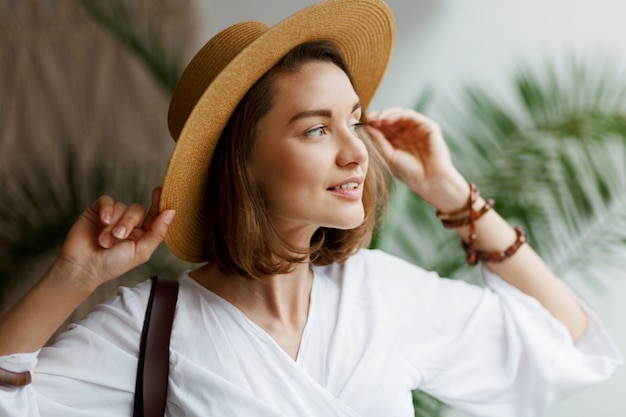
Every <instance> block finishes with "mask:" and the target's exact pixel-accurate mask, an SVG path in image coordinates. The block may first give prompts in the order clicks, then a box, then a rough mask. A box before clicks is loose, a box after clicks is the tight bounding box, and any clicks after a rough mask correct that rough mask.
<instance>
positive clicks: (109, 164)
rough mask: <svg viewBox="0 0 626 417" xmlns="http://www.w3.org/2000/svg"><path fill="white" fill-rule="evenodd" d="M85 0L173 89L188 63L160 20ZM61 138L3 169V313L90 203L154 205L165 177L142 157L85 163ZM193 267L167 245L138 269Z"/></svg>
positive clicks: (141, 273) (122, 3) (174, 271)
mask: <svg viewBox="0 0 626 417" xmlns="http://www.w3.org/2000/svg"><path fill="white" fill-rule="evenodd" d="M80 1H81V4H82V5H83V6H84V7H85V9H86V10H87V11H88V12H89V13H90V15H91V16H92V17H93V18H94V21H95V22H96V23H98V24H100V25H102V27H103V28H104V29H106V30H107V31H109V32H110V33H111V34H112V35H113V36H115V37H116V38H117V39H118V40H120V42H121V43H122V45H124V46H125V47H127V48H129V50H130V51H131V52H133V53H134V55H135V56H136V57H138V58H139V59H140V61H141V62H142V63H143V64H144V65H145V67H146V69H147V70H148V74H151V75H153V76H154V77H155V79H156V80H157V81H159V83H160V84H161V85H162V86H163V87H164V88H165V89H166V90H167V91H168V93H170V94H171V92H172V91H173V89H174V87H175V85H176V82H177V81H178V78H179V77H180V74H181V73H182V67H183V60H182V56H180V55H179V53H178V52H172V51H181V49H180V48H169V49H168V48H166V46H165V43H164V41H163V39H162V37H161V36H159V35H158V32H157V31H156V30H154V28H155V27H156V25H154V24H152V23H151V22H150V21H149V20H148V21H142V22H139V21H138V19H137V18H135V17H133V16H132V14H131V12H130V10H129V8H128V7H127V5H126V4H127V2H126V0H116V1H107V2H102V1H97V0H80ZM131 4H132V3H131ZM170 49H171V50H170ZM57 143H59V144H60V145H59V146H60V148H59V149H58V152H56V153H54V154H50V153H47V154H44V152H38V151H37V150H35V151H33V152H27V151H25V152H23V153H22V154H21V156H19V158H20V160H19V161H17V162H16V163H15V164H12V167H11V170H10V171H9V170H7V169H5V170H3V172H1V173H0V181H1V182H2V184H1V185H2V187H0V201H3V202H11V203H10V204H7V203H4V204H2V205H0V310H1V307H2V302H1V301H3V299H4V298H5V296H6V294H7V292H8V291H7V289H8V288H9V287H10V286H12V285H13V284H15V282H16V279H17V278H18V277H24V276H26V277H28V276H31V275H32V274H30V271H32V269H33V265H37V264H38V263H41V261H42V260H43V262H45V261H46V258H47V257H49V255H50V254H54V253H55V252H57V251H58V250H59V249H60V246H61V245H62V243H63V241H64V238H65V235H66V234H67V232H68V231H69V228H70V227H71V225H72V224H73V223H74V221H75V220H76V218H77V217H78V216H79V215H80V213H81V212H82V211H83V210H84V209H85V208H86V207H87V205H88V204H89V203H91V202H92V201H94V200H95V199H96V198H97V197H99V196H100V195H102V194H105V193H113V194H115V196H116V198H119V199H120V200H123V201H138V202H142V203H143V204H144V205H145V204H149V203H150V201H149V196H146V195H145V190H149V189H150V188H149V187H150V186H149V185H148V184H155V183H159V182H160V180H161V178H152V177H150V176H149V173H151V172H154V170H153V169H150V167H143V166H141V165H140V162H137V161H140V160H141V158H135V160H133V161H132V162H131V161H129V163H127V164H125V163H124V162H120V161H119V160H118V161H115V160H112V159H110V158H109V159H106V158H99V157H98V156H97V155H102V154H106V153H107V152H106V150H102V152H98V151H97V150H96V151H95V152H94V153H93V155H94V156H93V157H92V158H91V159H90V160H89V161H86V160H85V156H84V155H79V153H80V152H81V150H79V149H78V148H77V147H76V145H75V144H73V141H71V140H69V138H58V141H57ZM131 159H132V158H131ZM81 167H82V168H81ZM188 266H189V265H188V264H187V263H184V262H182V261H179V260H177V259H176V258H175V257H174V256H173V255H171V253H169V251H167V250H166V249H165V248H160V249H159V250H158V252H157V256H153V257H152V259H151V260H150V262H148V264H146V265H145V266H144V267H142V268H139V269H137V270H136V271H134V272H133V273H134V274H135V275H136V276H137V277H142V278H143V279H146V278H147V276H148V274H152V273H154V272H155V271H159V273H161V274H164V275H169V276H174V277H175V276H178V274H179V272H180V270H181V268H184V267H188ZM131 281H132V279H131ZM122 282H128V280H124V279H122ZM96 298H98V297H96Z"/></svg>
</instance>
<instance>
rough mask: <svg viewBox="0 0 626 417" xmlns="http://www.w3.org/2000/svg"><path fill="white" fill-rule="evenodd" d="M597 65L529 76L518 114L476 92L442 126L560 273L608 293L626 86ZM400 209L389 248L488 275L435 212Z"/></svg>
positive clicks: (406, 205) (422, 207)
mask: <svg viewBox="0 0 626 417" xmlns="http://www.w3.org/2000/svg"><path fill="white" fill-rule="evenodd" d="M589 62H590V64H585V63H583V61H581V60H579V59H574V58H568V59H567V60H565V62H564V65H562V66H559V65H558V63H556V62H553V61H548V62H547V64H546V65H545V67H544V69H543V70H541V71H536V70H532V69H530V68H529V67H527V66H525V67H521V69H520V70H519V71H518V73H517V74H516V76H515V77H514V86H515V100H514V104H512V105H509V104H507V103H508V102H504V101H500V100H497V99H495V98H494V97H492V96H491V95H490V94H488V93H487V92H486V90H485V89H481V88H479V87H469V88H467V89H466V90H465V100H464V102H462V104H460V105H458V107H457V106H446V109H445V111H444V112H442V113H443V114H445V115H447V117H446V119H445V120H443V123H442V126H443V128H444V131H446V137H447V141H448V143H449V145H450V148H451V151H452V154H453V159H454V160H455V164H456V165H457V167H458V168H459V170H460V171H461V172H462V173H463V174H464V175H465V176H466V178H468V179H469V180H471V181H472V182H475V183H477V184H479V185H480V188H481V191H482V194H483V195H484V196H490V197H493V198H494V199H495V201H496V203H497V210H498V212H499V213H500V214H501V215H502V216H503V217H505V218H506V219H507V220H509V221H510V222H511V223H515V224H521V225H523V226H524V227H525V228H526V230H527V231H528V232H529V239H530V242H531V244H532V245H533V247H534V248H535V249H536V250H537V252H538V253H539V254H540V255H541V256H542V257H543V258H544V259H545V260H546V262H547V263H548V264H549V265H550V266H551V267H552V268H553V269H554V270H555V272H556V273H557V274H558V275H559V276H560V277H561V278H563V279H567V280H573V279H576V280H581V281H584V282H585V283H587V284H590V285H592V286H594V287H595V288H596V290H600V289H601V287H602V282H603V280H605V279H606V277H607V276H609V275H614V276H618V277H624V275H625V274H624V272H623V271H624V270H625V268H626V256H624V254H625V253H626V186H625V185H626V111H625V110H626V83H624V82H623V80H624V77H623V75H621V74H620V73H619V71H617V70H616V69H615V68H618V67H617V66H615V65H611V63H606V62H605V63H601V61H599V60H595V59H594V60H590V61H589ZM394 204H395V208H394V209H393V210H392V211H391V213H390V217H389V219H388V221H387V223H386V225H385V227H384V228H383V230H382V231H381V232H380V234H379V236H378V242H377V244H378V245H379V246H380V247H382V248H384V249H387V250H389V251H390V252H394V253H396V254H398V255H399V256H402V257H403V258H406V259H409V260H411V261H413V262H415V263H417V264H419V265H422V266H423V267H425V268H427V269H432V270H436V271H438V272H439V273H440V274H441V275H442V276H447V277H451V278H462V279H466V280H472V281H478V279H479V278H480V277H479V276H478V275H479V273H480V271H479V269H476V268H474V269H470V268H467V266H466V265H465V263H464V257H463V253H462V250H461V249H460V245H459V241H458V238H457V237H456V235H455V234H451V233H452V232H449V231H445V230H444V229H443V228H442V227H441V225H440V224H439V222H438V220H437V219H436V218H435V216H434V213H433V209H432V208H431V207H429V206H427V205H426V204H425V203H424V202H423V201H422V200H421V199H419V198H418V197H416V196H415V195H413V194H412V193H410V192H408V191H407V190H406V189H405V188H404V187H402V186H398V190H397V192H396V194H395V199H394ZM415 398H416V404H418V403H419V402H420V399H421V398H422V394H421V393H416V395H415ZM426 415H428V416H431V417H434V416H437V415H440V414H439V413H438V412H437V410H436V411H435V412H433V413H430V414H426Z"/></svg>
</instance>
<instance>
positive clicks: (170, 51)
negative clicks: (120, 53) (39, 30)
mask: <svg viewBox="0 0 626 417" xmlns="http://www.w3.org/2000/svg"><path fill="white" fill-rule="evenodd" d="M80 2H81V3H82V5H83V6H84V7H85V9H86V10H87V11H88V12H89V14H91V16H92V17H93V19H94V20H95V21H96V22H97V23H99V24H100V25H102V27H104V28H105V29H107V30H108V31H109V33H111V34H112V35H113V36H115V37H116V38H117V39H118V40H119V41H120V42H121V43H122V44H123V45H124V46H126V47H127V48H129V49H130V50H131V51H132V52H133V53H134V54H135V55H136V56H137V57H138V58H139V59H140V60H141V61H142V62H143V63H144V65H145V66H146V68H147V69H148V71H149V73H150V74H152V75H153V76H154V77H155V79H156V80H157V81H158V82H159V83H160V84H161V85H162V86H163V87H164V88H165V89H166V90H167V91H168V92H169V93H172V92H173V91H174V88H175V87H176V83H177V82H178V79H179V78H180V75H181V74H182V70H183V65H184V61H183V56H182V54H181V51H182V50H183V48H166V46H165V42H164V41H163V37H162V36H161V31H160V30H159V29H158V28H156V29H155V26H154V25H153V24H151V22H150V21H147V22H146V23H145V24H140V23H141V22H138V21H137V19H134V18H133V17H132V14H131V13H130V10H129V8H128V6H127V5H126V3H127V2H126V1H123V0H115V1H101V0H80Z"/></svg>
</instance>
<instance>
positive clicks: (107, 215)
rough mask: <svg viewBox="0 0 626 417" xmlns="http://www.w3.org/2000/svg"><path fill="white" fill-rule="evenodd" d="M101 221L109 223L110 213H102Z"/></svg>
mask: <svg viewBox="0 0 626 417" xmlns="http://www.w3.org/2000/svg"><path fill="white" fill-rule="evenodd" d="M102 221H103V222H104V224H111V213H104V214H103V215H102Z"/></svg>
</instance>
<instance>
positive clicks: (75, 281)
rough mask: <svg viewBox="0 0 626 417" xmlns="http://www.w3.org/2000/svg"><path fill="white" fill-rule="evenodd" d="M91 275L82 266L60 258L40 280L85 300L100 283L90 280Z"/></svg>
mask: <svg viewBox="0 0 626 417" xmlns="http://www.w3.org/2000/svg"><path fill="white" fill-rule="evenodd" d="M91 275H92V274H90V273H89V272H88V271H86V270H85V268H83V267H82V266H80V265H77V264H75V263H73V262H71V261H69V260H67V259H65V258H63V257H62V256H60V257H58V258H57V259H55V261H54V262H53V263H52V264H51V265H50V267H49V268H48V270H47V271H46V273H45V274H44V276H43V278H42V280H43V281H46V282H50V283H51V284H52V285H54V286H55V287H57V288H63V289H64V290H67V291H70V292H71V293H72V294H74V295H76V296H77V297H84V298H87V297H88V296H89V295H91V293H93V292H94V291H95V290H96V289H97V288H98V286H100V282H98V281H97V280H95V279H92V278H91Z"/></svg>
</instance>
